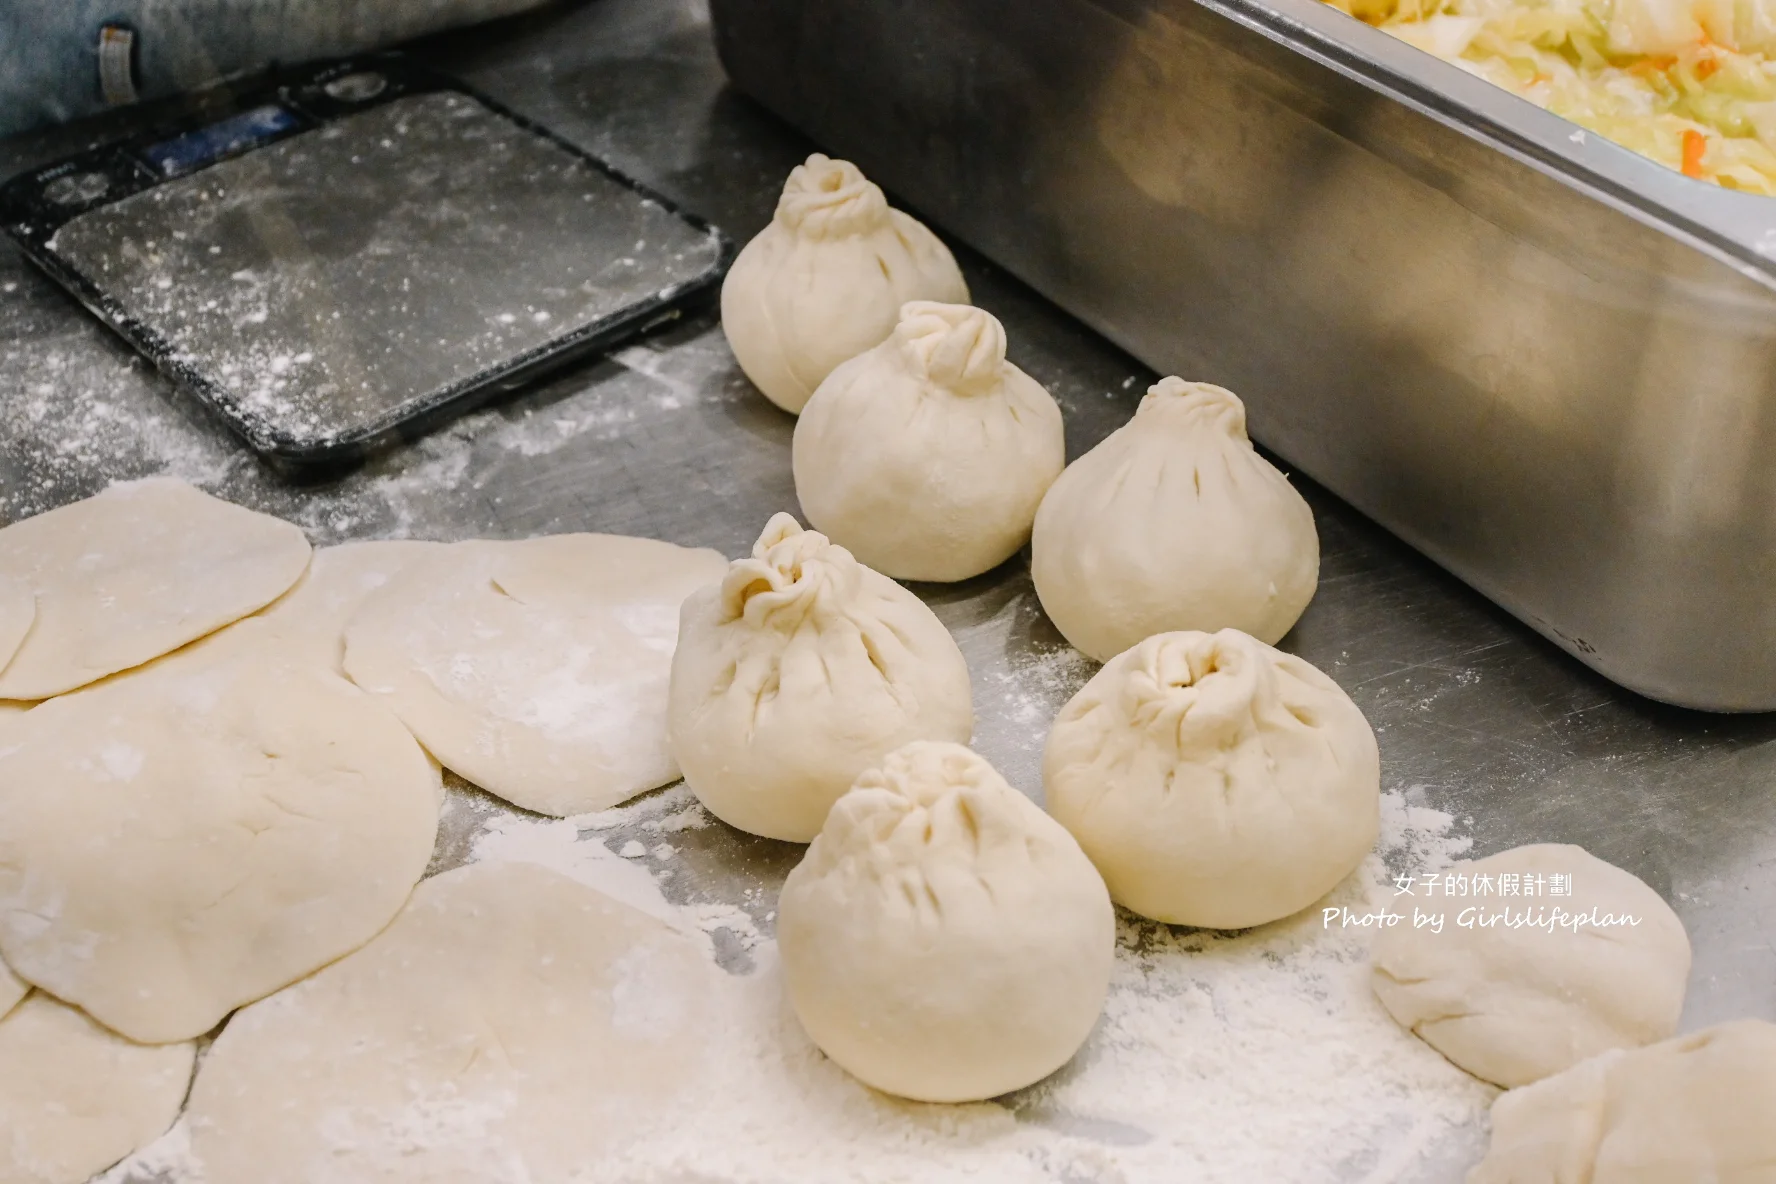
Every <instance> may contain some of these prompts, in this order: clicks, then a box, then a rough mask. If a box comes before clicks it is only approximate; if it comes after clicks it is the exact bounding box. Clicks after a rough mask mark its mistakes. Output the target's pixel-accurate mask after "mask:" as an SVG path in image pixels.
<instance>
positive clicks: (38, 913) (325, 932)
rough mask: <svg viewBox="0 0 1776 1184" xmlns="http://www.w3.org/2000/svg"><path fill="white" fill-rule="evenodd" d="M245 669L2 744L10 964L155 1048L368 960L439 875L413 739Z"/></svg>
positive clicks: (223, 670) (347, 697)
mask: <svg viewBox="0 0 1776 1184" xmlns="http://www.w3.org/2000/svg"><path fill="white" fill-rule="evenodd" d="M231 653H232V652H231ZM243 653H244V656H243V657H242V659H241V660H234V661H229V660H209V659H206V658H201V657H186V656H183V655H182V656H181V657H180V658H178V659H175V660H169V661H168V662H167V663H165V664H164V665H163V664H159V663H157V664H156V665H155V666H154V667H150V668H149V669H146V670H143V671H139V672H136V673H132V674H130V675H128V676H126V677H123V678H119V679H116V680H113V681H111V682H108V683H106V684H104V685H103V686H99V687H95V688H92V689H91V690H87V691H82V692H80V693H78V694H74V695H69V696H67V697H64V698H59V699H52V700H50V701H49V702H48V703H45V704H42V705H41V706H39V707H37V708H35V709H34V710H32V711H31V712H30V714H29V716H28V717H26V719H25V721H24V723H23V725H22V726H18V727H16V728H14V729H11V730H9V731H8V732H6V733H5V735H4V736H3V737H0V785H5V786H6V793H4V794H0V956H3V957H4V958H5V960H6V962H7V963H8V964H9V965H10V966H11V967H12V969H13V970H14V971H15V972H17V974H18V975H19V976H20V977H21V978H24V979H26V980H28V981H30V982H32V983H35V984H36V985H37V986H40V987H43V988H45V989H47V990H49V991H52V992H53V993H54V994H56V995H57V996H59V997H61V998H62V999H65V1000H67V1001H68V1002H70V1003H74V1004H77V1005H79V1006H80V1007H82V1008H84V1009H85V1010H86V1011H87V1012H89V1013H90V1014H91V1015H92V1016H94V1017H95V1018H96V1019H98V1020H99V1021H100V1022H102V1023H104V1024H106V1025H107V1026H109V1027H111V1028H114V1029H116V1030H117V1031H118V1032H121V1033H122V1034H124V1035H125V1036H128V1037H130V1038H131V1039H134V1040H141V1041H146V1042H154V1043H157V1042H165V1041H175V1040H187V1039H190V1038H192V1037H194V1036H198V1035H201V1034H203V1033H204V1032H207V1031H208V1030H210V1029H211V1028H212V1027H214V1026H215V1025H216V1022H217V1021H218V1020H220V1019H221V1018H222V1017H223V1016H225V1015H227V1014H228V1013H229V1012H230V1011H232V1010H234V1008H236V1007H238V1006H240V1005H241V1004H243V1003H247V1002H250V1001H252V1000H254V999H257V998H259V997H261V996H263V995H266V994H269V993H270V992H272V991H275V990H277V989H278V988H279V987H282V986H284V985H286V984H288V983H290V982H293V981H295V980H296V979H298V978H301V977H302V976H303V975H305V974H308V973H309V972H310V971H312V970H314V969H315V968H317V967H319V966H324V965H326V964H327V963H328V962H331V961H333V960H334V959H335V958H338V957H339V956H340V955H342V954H345V953H347V952H349V951H351V950H353V949H355V948H357V947H358V946H360V945H362V944H363V943H364V942H365V941H368V940H369V939H370V938H371V937H372V936H373V935H374V934H375V933H376V932H377V931H378V930H380V929H381V928H382V927H383V926H384V925H386V924H388V922H389V919H390V918H391V917H393V916H394V915H395V913H396V911H397V910H399V909H400V907H401V904H402V902H404V901H405V900H406V899H407V894H408V892H409V891H410V890H411V889H412V887H413V885H414V884H415V883H416V882H418V880H419V877H420V876H421V875H422V874H423V873H424V871H425V867H426V863H427V861H428V860H429V859H430V857H431V852H432V844H433V841H434V839H435V837H436V833H437V825H438V803H439V795H440V789H439V785H438V773H437V770H436V768H435V766H433V765H432V764H431V763H430V762H429V761H428V760H427V759H426V756H425V754H424V753H423V752H422V751H421V750H420V748H419V745H417V744H416V743H414V741H413V738H412V737H411V736H410V735H408V733H407V730H406V729H405V728H403V727H402V726H401V724H400V721H398V720H397V719H395V717H394V716H393V715H391V714H390V713H389V712H388V711H386V710H384V709H383V708H381V707H379V706H378V705H377V704H376V702H375V701H374V700H372V699H371V698H369V697H368V696H367V695H365V694H364V693H363V692H361V691H359V690H358V689H357V688H356V687H354V686H352V685H351V684H350V683H348V682H346V681H345V680H343V679H341V678H339V677H337V676H335V675H332V674H328V673H325V672H323V671H319V670H314V669H311V668H309V667H307V665H306V664H305V663H303V662H302V661H301V660H300V659H299V658H298V657H295V656H292V657H290V658H288V659H287V660H286V659H280V657H279V656H278V654H277V652H276V651H275V650H274V649H270V648H267V649H259V650H249V651H244V652H243Z"/></svg>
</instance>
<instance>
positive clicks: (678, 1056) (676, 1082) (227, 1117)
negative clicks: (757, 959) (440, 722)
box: [188, 863, 720, 1184]
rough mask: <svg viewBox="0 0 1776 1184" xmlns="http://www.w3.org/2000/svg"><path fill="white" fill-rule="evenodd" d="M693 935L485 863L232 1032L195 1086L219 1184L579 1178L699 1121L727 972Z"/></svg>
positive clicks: (519, 869)
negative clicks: (685, 1105) (688, 1111)
mask: <svg viewBox="0 0 1776 1184" xmlns="http://www.w3.org/2000/svg"><path fill="white" fill-rule="evenodd" d="M719 973H720V972H719V971H717V970H716V969H715V966H714V964H713V963H712V962H711V961H710V960H709V959H708V957H707V956H706V955H705V954H703V953H702V952H701V951H700V950H699V949H698V948H697V946H696V945H695V944H694V943H693V942H692V941H691V940H690V939H689V938H687V937H685V936H683V935H681V934H679V933H677V932H676V931H674V930H672V929H670V928H669V927H667V926H666V925H665V924H664V923H662V922H660V921H657V920H655V919H653V918H651V917H649V916H647V915H645V914H643V913H641V912H638V911H636V910H635V909H632V908H630V907H629V906H627V905H623V904H619V903H617V902H616V901H614V900H612V899H610V898H609V897H607V896H605V895H603V894H602V893H599V892H596V891H594V890H592V889H590V888H587V887H585V886H583V885H581V884H578V883H575V882H574V881H572V880H570V879H568V878H566V877H565V876H562V875H560V874H558V873H556V872H552V871H549V870H547V869H546V868H542V867H538V866H536V865H534V864H527V863H490V864H472V865H470V866H468V867H464V868H459V869H457V870H455V871H451V872H446V873H444V874H443V875H440V876H436V877H434V878H432V879H430V880H427V881H426V882H425V883H423V884H421V885H420V886H419V888H418V889H417V890H416V891H415V892H414V893H413V899H412V901H411V903H409V904H408V906H407V907H406V909H404V910H403V911H402V913H401V915H400V916H399V917H398V918H396V919H395V922H394V923H393V924H392V925H390V926H389V927H388V929H387V930H386V931H385V932H384V933H383V934H382V935H381V936H379V937H377V939H376V940H375V941H373V942H371V943H370V944H369V945H367V946H365V947H364V948H363V949H361V950H359V951H358V952H357V953H355V954H352V955H350V956H349V957H347V958H344V959H342V960H340V961H339V962H337V963H335V964H334V965H332V966H329V967H327V968H326V969H325V970H323V971H321V972H320V973H318V974H316V975H314V976H313V977H312V978H309V979H306V980H304V981H303V982H301V983H298V984H297V985H296V986H294V987H291V988H290V989H289V990H287V991H283V992H280V993H279V994H277V995H274V996H272V997H271V998H269V999H266V1000H265V1001H263V1002H261V1003H256V1004H254V1005H253V1006H252V1007H249V1008H246V1009H245V1010H243V1011H241V1012H240V1013H239V1014H238V1015H236V1016H235V1017H234V1018H233V1019H231V1020H229V1021H228V1026H227V1027H226V1028H225V1029H223V1031H222V1034H221V1036H219V1037H218V1038H217V1040H216V1043H215V1044H214V1045H213V1046H212V1047H211V1049H210V1052H209V1055H208V1056H207V1057H206V1058H205V1059H204V1064H203V1068H202V1070H201V1071H200V1072H199V1073H198V1076H197V1083H196V1085H195V1086H194V1087H193V1088H192V1091H191V1106H190V1109H189V1111H188V1118H189V1122H190V1126H191V1145H192V1151H193V1153H194V1155H195V1157H196V1159H197V1160H198V1161H199V1162H200V1163H201V1164H202V1165H203V1168H204V1171H205V1176H204V1179H205V1180H206V1182H207V1184H314V1182H316V1181H325V1182H326V1184H372V1182H374V1184H403V1182H412V1184H420V1182H423V1184H486V1182H489V1181H520V1180H522V1181H525V1182H526V1184H558V1182H561V1184H565V1182H566V1181H567V1180H569V1179H570V1177H571V1178H577V1177H576V1176H575V1175H574V1173H575V1171H576V1169H582V1170H583V1169H585V1168H587V1167H590V1166H591V1165H594V1164H596V1163H598V1162H599V1161H600V1160H601V1159H603V1158H605V1157H607V1156H610V1155H611V1154H613V1153H614V1152H615V1151H616V1150H617V1149H618V1148H619V1147H620V1146H621V1145H622V1144H623V1143H624V1142H625V1141H626V1140H629V1139H636V1138H641V1137H645V1132H646V1131H647V1130H648V1129H649V1128H650V1127H654V1126H656V1125H657V1124H659V1123H661V1122H677V1121H683V1120H684V1117H685V1116H682V1115H676V1114H674V1113H673V1111H672V1104H673V1101H674V1098H675V1097H676V1096H677V1095H678V1093H679V1091H680V1090H681V1089H682V1088H683V1087H684V1086H685V1085H686V1084H687V1083H689V1082H691V1081H692V1080H693V1079H694V1078H695V1077H696V1076H697V1075H698V1074H699V1073H700V1072H701V1071H702V1069H703V1065H704V1059H705V1055H706V1054H705V1051H704V1050H705V1049H706V1047H707V1046H708V1045H709V1044H710V1043H711V1040H712V1035H713V1034H712V1032H711V1031H710V1030H709V1029H710V1026H711V1025H712V1024H714V1023H715V1022H716V1021H715V1020H714V1019H713V1018H712V1015H711V1010H712V998H713V991H714V983H713V978H714V976H715V975H717V974H719Z"/></svg>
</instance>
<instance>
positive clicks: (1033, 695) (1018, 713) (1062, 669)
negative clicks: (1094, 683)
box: [983, 646, 1098, 729]
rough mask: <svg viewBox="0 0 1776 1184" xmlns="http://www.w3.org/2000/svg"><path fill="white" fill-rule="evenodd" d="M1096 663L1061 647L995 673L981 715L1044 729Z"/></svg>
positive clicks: (1082, 682)
mask: <svg viewBox="0 0 1776 1184" xmlns="http://www.w3.org/2000/svg"><path fill="white" fill-rule="evenodd" d="M1097 672H1098V664H1097V663H1096V662H1094V661H1092V660H1091V659H1090V658H1088V657H1086V656H1085V655H1084V654H1082V653H1080V652H1079V651H1078V650H1076V649H1073V648H1072V647H1071V646H1063V647H1062V648H1060V649H1057V650H1050V651H1049V652H1047V653H1044V654H1040V655H1038V656H1036V657H1034V658H1031V659H1029V660H1028V661H1024V662H1020V663H1019V664H1017V665H1015V666H1012V667H1010V668H1008V669H1005V670H995V671H993V672H992V674H991V675H990V683H989V686H988V687H987V688H986V689H987V690H989V691H990V692H992V694H993V698H992V700H991V701H990V702H989V703H988V704H986V705H985V707H984V708H983V713H985V712H986V711H991V712H993V713H994V714H995V715H997V716H998V717H999V718H1001V719H1004V720H1006V721H1007V722H1010V723H1014V724H1027V725H1032V726H1036V727H1040V728H1043V729H1047V727H1048V726H1049V724H1051V723H1052V722H1054V717H1055V714H1056V713H1057V712H1059V711H1060V709H1061V708H1062V707H1063V706H1065V705H1066V703H1067V701H1068V700H1069V699H1071V698H1072V697H1073V696H1074V695H1076V694H1078V692H1079V688H1080V687H1083V686H1084V685H1085V684H1086V682H1087V681H1089V680H1090V679H1091V676H1092V675H1094V674H1096V673H1097Z"/></svg>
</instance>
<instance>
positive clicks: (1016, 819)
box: [777, 742, 1116, 1102]
mask: <svg viewBox="0 0 1776 1184" xmlns="http://www.w3.org/2000/svg"><path fill="white" fill-rule="evenodd" d="M777 938H778V942H779V944H780V946H781V949H782V952H783V975H784V982H785V984H786V985H787V987H788V991H789V999H790V1003H791V1004H792V1006H793V1007H794V1008H795V1013H796V1015H797V1016H798V1017H800V1019H801V1022H802V1026H803V1027H804V1028H805V1029H807V1032H808V1035H809V1036H811V1037H812V1038H813V1040H814V1043H815V1044H817V1045H819V1046H820V1048H821V1050H822V1051H824V1052H825V1053H826V1054H827V1055H828V1056H829V1057H831V1058H832V1059H833V1060H835V1061H837V1062H838V1063H839V1064H840V1065H841V1066H843V1067H844V1068H845V1069H847V1070H849V1071H850V1072H851V1073H852V1074H853V1075H855V1076H856V1077H858V1078H860V1079H861V1080H863V1081H864V1082H865V1083H866V1084H868V1085H872V1086H874V1087H875V1088H877V1089H879V1090H883V1091H885V1092H887V1093H891V1094H899V1095H900V1096H902V1097H907V1098H915V1099H918V1100H921V1101H927V1102H963V1101H973V1100H978V1099H983V1098H991V1097H996V1096H998V1095H999V1094H1003V1093H1006V1092H1008V1091H1010V1090H1014V1089H1018V1088H1020V1087H1022V1086H1026V1085H1030V1084H1031V1083H1033V1082H1036V1081H1039V1080H1041V1079H1042V1078H1044V1077H1046V1076H1048V1075H1049V1074H1050V1073H1052V1072H1054V1071H1055V1070H1056V1069H1058V1068H1060V1067H1061V1066H1062V1065H1063V1064H1065V1063H1066V1062H1067V1060H1068V1059H1069V1058H1071V1057H1072V1055H1073V1054H1074V1052H1076V1051H1077V1050H1078V1048H1079V1046H1080V1045H1081V1044H1082V1043H1084V1041H1085V1038H1086V1036H1087V1035H1089V1034H1090V1032H1091V1030H1092V1026H1093V1025H1094V1024H1095V1023H1096V1022H1097V1019H1098V1013H1099V1012H1100V1011H1101V1010H1102V1009H1103V1004H1104V997H1105V993H1106V992H1107V990H1108V988H1109V982H1110V966H1111V959H1112V955H1113V953H1114V947H1115V942H1116V920H1115V914H1114V911H1113V910H1112V909H1111V907H1110V897H1109V894H1108V893H1106V892H1105V891H1104V883H1103V881H1102V880H1101V879H1099V878H1098V873H1097V872H1096V871H1094V870H1093V869H1092V865H1091V863H1090V861H1089V860H1087V859H1086V857H1085V855H1084V853H1083V852H1081V851H1080V850H1079V845H1078V844H1077V843H1075V842H1074V841H1073V839H1072V838H1071V836H1069V835H1068V834H1067V832H1066V831H1064V830H1062V829H1061V828H1060V827H1059V826H1058V825H1056V824H1055V822H1054V820H1053V819H1051V818H1049V817H1048V816H1047V815H1046V814H1044V813H1043V812H1042V811H1041V810H1039V809H1037V808H1036V806H1035V805H1034V804H1032V803H1031V802H1030V800H1029V799H1028V798H1026V797H1024V796H1023V795H1022V794H1020V793H1019V792H1018V791H1017V790H1015V789H1013V788H1011V787H1010V786H1009V785H1007V784H1006V783H1005V781H1004V779H1003V778H1001V777H1000V776H999V774H998V773H996V772H994V771H993V768H992V766H991V765H989V764H987V762H986V761H984V760H982V759H981V758H980V757H978V756H976V755H975V754H974V753H972V752H970V751H969V750H968V749H966V748H963V747H962V746H960V745H957V744H939V743H928V742H919V743H915V744H909V745H907V746H906V747H905V748H901V749H898V750H896V751H895V752H893V753H891V754H889V756H888V758H887V759H886V760H885V761H884V762H883V763H882V767H881V768H880V769H873V770H870V771H869V772H866V773H865V774H864V775H863V776H861V777H859V778H858V779H857V784H856V786H855V787H854V788H853V789H852V790H851V792H849V793H847V794H846V795H845V796H844V797H842V798H840V799H839V801H838V804H837V805H835V806H834V807H833V809H832V813H831V814H829V815H828V816H827V820H826V826H825V827H824V828H823V829H822V830H821V832H820V835H819V837H818V838H816V839H815V840H814V845H813V846H811V847H810V848H809V849H808V855H807V858H806V859H804V860H802V862H801V863H800V864H799V865H797V867H796V868H795V870H794V871H792V872H791V873H790V874H789V879H788V881H787V882H786V883H785V884H784V886H783V893H782V896H781V897H780V898H779V902H778V918H777Z"/></svg>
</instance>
